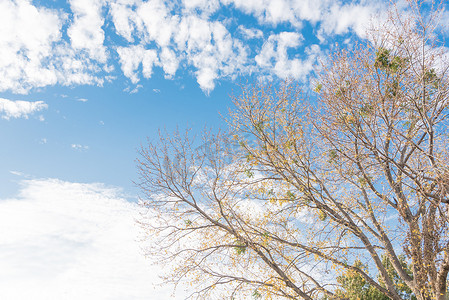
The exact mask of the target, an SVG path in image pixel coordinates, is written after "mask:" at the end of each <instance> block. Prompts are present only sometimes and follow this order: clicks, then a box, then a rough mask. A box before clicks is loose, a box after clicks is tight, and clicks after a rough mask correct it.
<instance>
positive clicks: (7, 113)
mask: <svg viewBox="0 0 449 300" xmlns="http://www.w3.org/2000/svg"><path fill="white" fill-rule="evenodd" d="M47 107H48V105H47V104H46V103H44V102H43V101H34V102H32V101H22V100H8V99H4V98H0V115H1V117H2V118H3V119H6V120H9V119H11V118H25V119H28V117H29V115H31V114H33V113H35V112H37V111H41V110H43V109H46V108H47ZM42 118H43V117H42Z"/></svg>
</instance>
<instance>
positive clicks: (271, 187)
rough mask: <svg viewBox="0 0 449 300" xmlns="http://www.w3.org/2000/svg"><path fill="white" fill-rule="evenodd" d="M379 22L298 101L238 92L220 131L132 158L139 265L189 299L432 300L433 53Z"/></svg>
mask: <svg viewBox="0 0 449 300" xmlns="http://www.w3.org/2000/svg"><path fill="white" fill-rule="evenodd" d="M410 7H411V11H412V13H411V14H410V15H407V16H402V15H401V14H400V13H399V12H397V11H396V10H395V9H394V8H393V9H392V10H391V11H390V17H389V19H388V20H387V21H386V23H385V24H384V25H382V26H378V27H376V28H374V29H372V30H370V31H368V37H367V40H366V41H362V42H360V43H359V44H356V45H354V46H353V47H352V48H351V49H350V50H339V51H336V52H335V53H333V54H332V55H331V56H330V57H329V58H328V59H327V60H326V61H325V62H323V64H322V68H321V70H320V71H319V74H318V76H317V79H316V85H315V91H316V93H317V97H315V98H313V99H310V100H309V97H307V94H306V93H304V92H303V91H302V90H301V88H300V86H299V85H298V84H296V83H294V82H290V81H286V82H284V83H283V84H279V85H277V84H271V83H259V84H254V85H251V86H248V87H245V88H244V89H243V91H242V93H241V95H239V96H237V97H235V98H234V99H233V100H234V105H235V107H234V108H233V109H232V110H231V111H230V112H229V116H230V117H229V125H230V132H229V133H227V132H225V133H218V134H212V133H210V132H205V133H204V134H203V136H202V142H198V140H195V139H193V138H192V135H191V134H190V133H189V132H188V131H186V132H185V133H181V132H176V133H175V134H173V135H165V134H161V135H160V140H159V141H158V142H156V143H150V144H149V145H148V146H145V147H142V149H141V156H140V158H139V159H138V167H139V171H140V176H141V178H140V183H139V185H140V187H141V189H142V192H143V193H144V197H143V201H142V203H143V205H144V206H146V207H148V208H149V209H151V210H152V211H154V212H156V213H157V216H158V217H157V218H156V219H155V220H145V219H144V218H142V220H140V222H141V224H142V225H143V226H144V228H145V230H147V231H148V233H149V234H151V235H152V238H154V239H156V242H155V243H154V244H153V246H152V247H150V248H149V249H147V250H148V254H149V255H156V256H157V257H158V258H160V261H161V263H166V264H168V266H169V267H170V268H171V270H172V272H171V273H170V274H168V276H167V278H166V279H167V281H172V282H175V283H176V282H179V281H181V280H185V281H186V282H189V283H190V284H191V285H192V297H197V298H204V299H225V298H230V299H237V298H243V297H247V296H250V297H253V298H255V299H281V298H287V299H389V298H390V299H397V300H399V299H410V298H411V297H412V298H413V299H419V300H424V299H426V300H427V299H446V293H447V289H448V288H447V275H448V272H449V238H448V237H449V236H448V220H447V218H448V204H449V163H448V162H449V153H448V150H449V147H448V146H449V145H448V140H449V139H448V138H449V132H448V125H449V122H448V104H449V102H448V101H449V100H448V99H449V98H448V97H449V85H448V84H449V82H448V78H447V71H448V67H449V64H448V61H447V59H446V57H447V49H446V48H445V47H444V44H443V43H442V42H440V41H439V40H438V38H439V32H438V30H439V28H440V27H438V26H437V16H438V13H439V11H438V10H434V11H432V12H430V13H426V14H424V13H422V11H421V10H420V6H419V5H417V4H411V6H410Z"/></svg>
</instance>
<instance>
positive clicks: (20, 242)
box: [0, 179, 183, 300]
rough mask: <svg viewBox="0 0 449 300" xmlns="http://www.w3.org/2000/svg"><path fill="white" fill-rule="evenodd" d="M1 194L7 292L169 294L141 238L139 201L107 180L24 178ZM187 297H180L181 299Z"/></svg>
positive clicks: (24, 295) (0, 282)
mask: <svg viewBox="0 0 449 300" xmlns="http://www.w3.org/2000/svg"><path fill="white" fill-rule="evenodd" d="M21 186H22V188H21V190H20V193H19V194H18V196H17V197H16V198H13V199H0V289H1V291H2V299H9V300H15V299H17V300H19V299H38V300H39V299H108V300H109V299H171V298H170V293H171V287H168V286H166V287H164V288H161V287H156V286H154V284H157V283H158V282H159V280H158V278H157V274H159V272H160V271H159V270H158V269H156V268H155V267H154V266H152V265H151V264H150V260H149V259H145V258H144V256H143V255H142V252H141V249H140V245H139V243H138V242H137V241H138V239H139V236H140V229H139V227H137V226H136V223H135V219H134V218H135V217H137V216H138V206H137V205H136V204H135V203H130V202H127V201H126V200H125V199H123V198H122V197H121V196H120V190H118V189H116V188H109V187H105V186H104V185H102V184H81V183H71V182H65V181H61V180H57V179H42V180H25V181H22V182H21ZM182 298H183V297H179V299H182Z"/></svg>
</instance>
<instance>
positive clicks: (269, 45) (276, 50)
mask: <svg viewBox="0 0 449 300" xmlns="http://www.w3.org/2000/svg"><path fill="white" fill-rule="evenodd" d="M302 40H303V37H302V36H301V35H300V34H298V33H296V32H281V33H280V34H273V35H271V36H270V37H269V38H268V41H267V42H266V43H265V44H264V45H263V47H262V50H261V51H260V53H259V54H258V55H257V56H256V57H255V60H256V62H257V64H258V65H259V67H261V68H263V69H265V70H267V71H266V72H267V73H268V74H269V73H270V71H271V72H273V73H274V74H276V75H277V76H278V77H280V78H294V79H299V80H305V79H306V76H307V75H308V74H309V73H310V72H311V71H312V70H313V68H314V65H315V64H316V59H317V57H318V56H319V55H320V52H321V51H320V47H319V46H318V45H311V46H308V47H307V48H306V50H305V54H306V58H305V59H300V58H297V57H294V58H289V56H288V53H287V51H288V49H289V48H296V47H299V46H300V45H301V43H302Z"/></svg>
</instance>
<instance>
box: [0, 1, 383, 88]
mask: <svg viewBox="0 0 449 300" xmlns="http://www.w3.org/2000/svg"><path fill="white" fill-rule="evenodd" d="M381 3H383V2H382V1H380V0H378V1H354V2H352V1H351V2H345V3H342V2H340V1H331V0H313V1H312V0H303V1H291V0H270V1H268V0H213V1H212V0H177V1H168V0H147V1H141V0H94V1H87V0H69V6H68V8H65V9H61V8H51V7H43V6H42V5H38V4H35V3H33V2H31V1H30V0H5V1H2V2H0V92H2V91H12V92H14V93H27V92H29V91H30V90H31V89H33V88H39V87H45V86H49V85H56V84H60V85H84V84H94V85H95V84H96V85H102V84H103V83H104V82H105V80H107V81H109V80H114V78H116V76H115V75H111V72H119V70H115V69H116V68H114V65H115V64H118V65H119V68H120V70H121V72H122V74H123V75H124V76H126V77H127V78H129V80H130V81H131V82H132V83H133V84H137V83H138V82H139V81H140V80H141V79H142V78H151V76H152V74H153V72H154V68H159V69H160V70H161V71H162V72H163V73H164V75H165V77H166V78H167V79H172V78H175V77H176V74H177V73H178V71H179V69H180V68H183V69H185V70H187V71H188V72H187V73H188V74H192V75H193V76H195V77H196V80H197V82H198V84H199V86H200V87H201V88H202V89H203V90H204V91H205V92H209V91H211V90H213V89H214V87H215V84H216V81H217V80H219V79H221V78H235V77H236V76H239V75H248V74H254V73H255V72H257V73H259V74H261V75H262V76H265V75H275V76H279V77H285V76H293V77H295V78H303V77H304V75H306V74H307V73H308V72H310V63H311V62H310V59H308V58H304V57H303V58H302V59H299V58H298V57H297V55H295V54H292V53H294V52H295V51H297V52H300V53H299V54H300V56H304V55H306V54H307V53H305V54H304V53H303V52H304V51H305V49H306V47H307V49H309V51H312V52H313V53H314V54H316V53H317V52H318V51H317V49H318V48H321V47H322V46H323V45H326V43H327V42H328V41H330V40H332V36H334V35H336V34H337V35H338V34H346V33H347V32H349V31H350V30H352V31H353V32H355V33H356V34H358V35H363V31H364V24H366V23H367V22H368V21H369V16H370V15H371V14H372V13H374V12H376V11H378V10H380V9H382V5H381ZM50 6H51V5H50ZM229 11H236V13H237V14H240V15H247V16H250V17H254V19H255V20H256V22H251V21H250V22H249V21H248V20H250V18H246V19H245V20H246V21H245V20H244V18H240V17H230V16H231V15H234V14H233V13H231V14H230V13H229ZM227 16H229V17H227ZM305 22H308V23H310V24H312V26H314V27H315V28H314V32H315V35H316V37H317V38H319V40H320V44H311V45H303V44H300V43H299V42H298V37H301V36H302V32H301V30H302V28H303V27H304V24H305ZM279 26H285V28H289V29H288V30H287V31H286V30H282V29H279V28H280V27H279ZM264 32H270V34H267V35H266V36H264ZM289 36H290V37H292V41H291V42H288V41H286V40H285V39H283V37H289ZM255 40H257V41H260V42H261V43H256V42H254V41H255ZM286 48H290V50H289V51H285V49H286ZM270 55H271V57H268V56H270ZM273 66H274V67H275V68H273ZM183 73H184V72H183Z"/></svg>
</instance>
